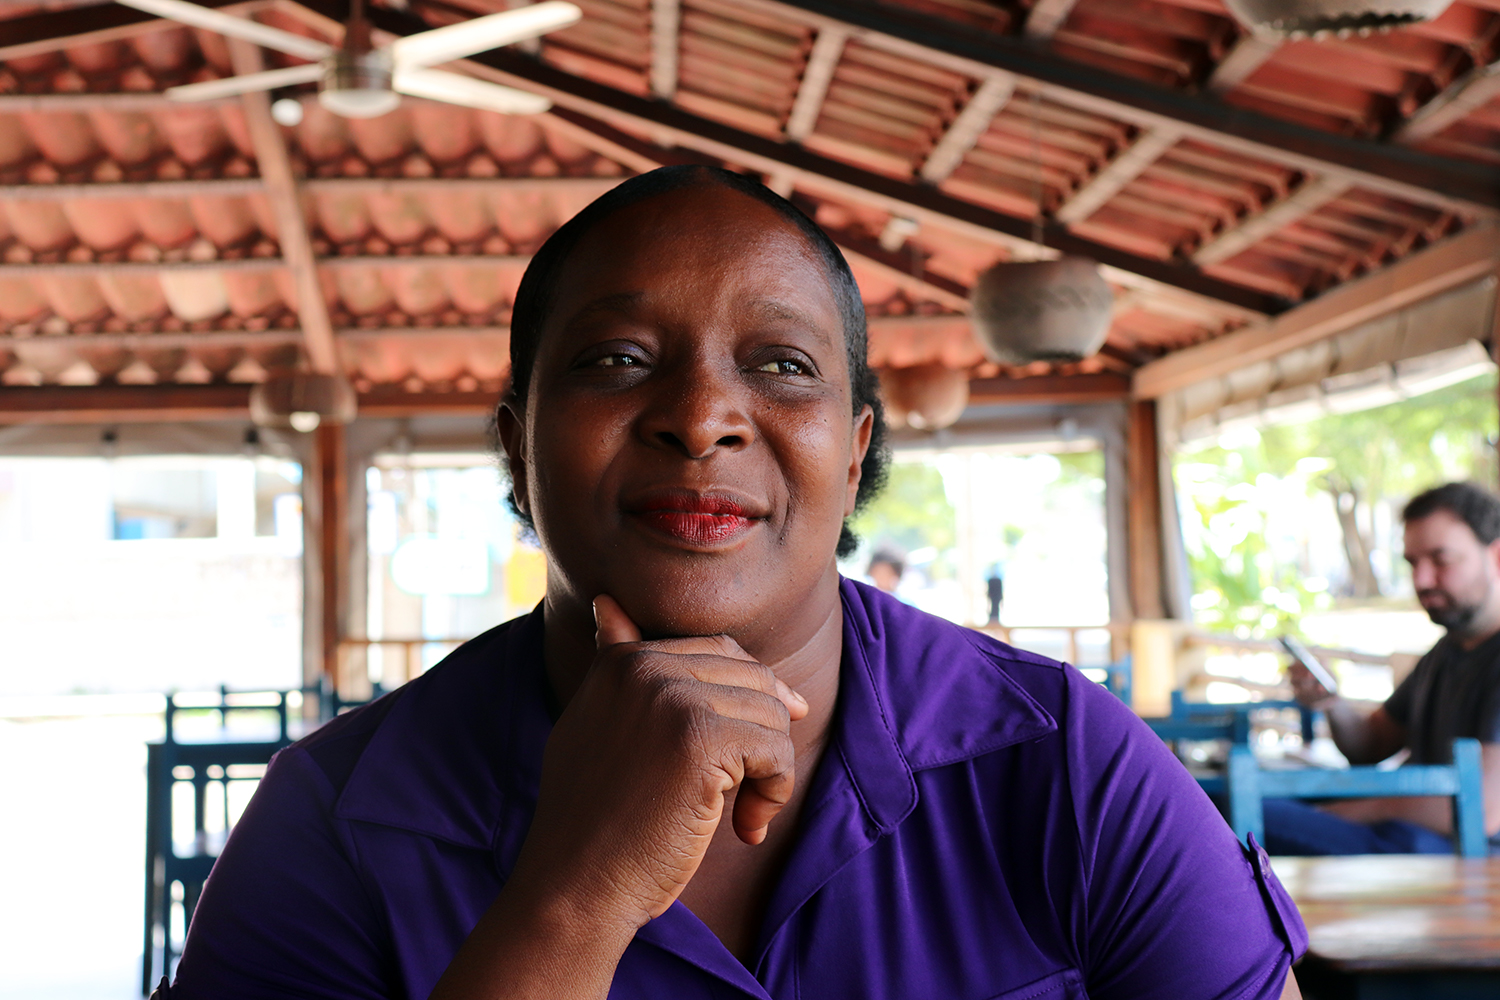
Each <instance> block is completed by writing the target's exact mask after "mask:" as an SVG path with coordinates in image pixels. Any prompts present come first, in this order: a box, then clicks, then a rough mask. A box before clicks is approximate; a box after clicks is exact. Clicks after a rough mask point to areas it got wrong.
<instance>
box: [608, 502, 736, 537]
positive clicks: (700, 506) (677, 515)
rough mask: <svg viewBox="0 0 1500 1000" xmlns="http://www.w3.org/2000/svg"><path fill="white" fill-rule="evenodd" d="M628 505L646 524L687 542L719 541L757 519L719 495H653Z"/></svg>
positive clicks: (731, 535) (733, 535) (733, 534)
mask: <svg viewBox="0 0 1500 1000" xmlns="http://www.w3.org/2000/svg"><path fill="white" fill-rule="evenodd" d="M632 506H634V507H635V510H634V511H633V513H634V514H635V515H636V517H638V518H640V519H641V520H642V521H644V522H645V523H646V524H647V525H648V526H650V527H652V528H655V529H656V530H657V531H660V532H661V533H663V534H665V535H670V536H671V537H673V538H676V539H678V540H680V541H684V542H687V543H689V544H691V545H718V544H722V543H724V542H727V541H730V540H732V539H734V538H736V537H738V536H739V535H741V534H743V533H744V532H747V531H749V530H750V528H751V527H753V526H754V524H755V522H756V521H757V520H759V518H756V517H752V516H750V515H749V514H748V513H747V512H746V511H745V508H744V507H743V506H742V505H741V504H740V503H739V502H737V501H735V500H733V499H731V498H729V497H722V496H683V495H664V496H654V497H649V498H646V499H644V500H643V501H641V502H639V503H638V504H634V505H632Z"/></svg>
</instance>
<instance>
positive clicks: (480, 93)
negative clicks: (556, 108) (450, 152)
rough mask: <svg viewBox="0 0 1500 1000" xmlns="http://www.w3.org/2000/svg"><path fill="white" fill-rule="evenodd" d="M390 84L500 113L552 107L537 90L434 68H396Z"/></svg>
mask: <svg viewBox="0 0 1500 1000" xmlns="http://www.w3.org/2000/svg"><path fill="white" fill-rule="evenodd" d="M391 87H392V88H393V89H395V90H398V91H400V92H401V93H403V94H410V95H411V96H412V97H425V98H427V99H428V100H431V101H446V102H447V103H449V104H462V105H463V106H464V107H468V108H478V109H480V110H481V111H498V112H500V113H501V114H502V115H537V114H541V113H542V112H543V111H546V110H547V109H548V108H550V107H552V102H551V101H549V100H548V99H547V98H545V97H542V96H541V95H539V94H528V93H527V92H526V91H524V90H516V89H514V88H512V87H502V86H500V85H499V84H498V83H486V82H485V81H484V80H476V79H474V78H473V77H472V76H460V75H459V74H457V73H445V72H443V71H442V70H437V69H400V68H397V70H396V71H395V73H394V74H392V76H391Z"/></svg>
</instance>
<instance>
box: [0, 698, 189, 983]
mask: <svg viewBox="0 0 1500 1000" xmlns="http://www.w3.org/2000/svg"><path fill="white" fill-rule="evenodd" d="M161 727H162V721H161V717H160V716H159V715H124V716H96V717H92V718H72V719H41V720H16V719H0V761H3V762H4V763H3V765H0V817H3V821H0V859H3V862H0V1000H22V998H26V1000H133V998H138V997H139V996H140V992H139V990H140V961H141V923H142V914H141V909H142V906H143V900H142V882H143V877H144V876H143V870H144V858H143V854H144V852H145V830H146V775H145V767H146V751H145V743H146V742H147V741H148V740H155V739H160V738H161Z"/></svg>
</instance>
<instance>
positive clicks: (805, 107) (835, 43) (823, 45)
mask: <svg viewBox="0 0 1500 1000" xmlns="http://www.w3.org/2000/svg"><path fill="white" fill-rule="evenodd" d="M848 40H849V32H848V31H846V30H844V29H843V28H839V27H828V28H824V29H822V30H821V31H819V32H818V37H817V38H816V39H815V40H814V41H813V47H812V52H811V53H809V54H808V57H807V66H806V67H805V68H804V69H803V70H802V82H801V83H799V84H798V85H797V97H796V98H795V99H794V100H793V101H792V111H791V114H789V115H788V116H787V120H786V137H787V138H788V139H790V140H791V141H792V142H801V141H802V140H804V139H806V138H807V137H808V136H809V135H811V134H812V130H813V126H814V125H816V124H817V123H818V115H819V114H820V113H822V110H823V99H824V98H825V97H827V96H828V85H829V84H830V83H832V82H833V71H834V69H835V68H837V67H838V64H839V59H840V58H842V57H843V55H844V43H845V42H847V41H848Z"/></svg>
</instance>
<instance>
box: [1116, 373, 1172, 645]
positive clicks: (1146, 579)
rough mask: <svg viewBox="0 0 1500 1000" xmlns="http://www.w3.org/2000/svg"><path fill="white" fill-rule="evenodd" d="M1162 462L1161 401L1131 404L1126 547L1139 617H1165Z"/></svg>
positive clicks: (1127, 436) (1127, 444)
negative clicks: (1158, 418)
mask: <svg viewBox="0 0 1500 1000" xmlns="http://www.w3.org/2000/svg"><path fill="white" fill-rule="evenodd" d="M1160 461H1161V456H1160V452H1159V450H1158V448H1157V436H1156V403H1155V401H1153V400H1138V401H1136V402H1133V403H1130V404H1129V410H1128V412H1127V414H1126V421H1125V477H1126V483H1127V489H1126V495H1125V496H1126V537H1127V543H1126V551H1127V553H1128V558H1129V560H1130V602H1131V606H1132V607H1133V609H1134V611H1135V616H1136V617H1137V618H1151V619H1158V618H1165V617H1166V604H1165V602H1164V601H1163V600H1162V524H1161V472H1160V469H1159V468H1158V464H1159V463H1160Z"/></svg>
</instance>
